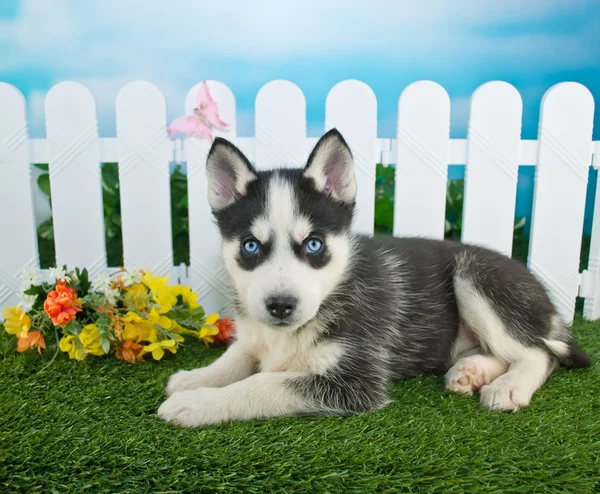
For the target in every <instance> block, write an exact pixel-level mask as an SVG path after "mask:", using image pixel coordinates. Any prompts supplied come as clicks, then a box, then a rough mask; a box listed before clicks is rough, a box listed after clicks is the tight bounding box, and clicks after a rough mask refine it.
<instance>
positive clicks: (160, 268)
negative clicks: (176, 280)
mask: <svg viewBox="0 0 600 494" xmlns="http://www.w3.org/2000/svg"><path fill="white" fill-rule="evenodd" d="M166 122H167V109H166V103H165V98H164V97H163V95H162V93H161V92H160V90H159V89H158V88H157V87H156V86H154V85H153V84H150V83H149V82H143V81H139V82H132V83H130V84H127V85H126V86H125V87H123V88H122V89H121V91H119V94H118V96H117V145H118V150H119V182H120V192H121V223H122V232H123V260H124V262H125V266H128V267H137V268H143V269H149V270H151V271H152V272H153V273H155V274H157V275H161V276H164V275H167V274H169V273H170V272H171V270H172V269H173V242H172V233H171V194H170V162H171V161H172V159H173V153H172V149H173V148H172V146H171V143H170V141H169V138H168V137H167V124H166Z"/></svg>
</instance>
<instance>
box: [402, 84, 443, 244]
mask: <svg viewBox="0 0 600 494" xmlns="http://www.w3.org/2000/svg"><path fill="white" fill-rule="evenodd" d="M449 138H450V98H449V97H448V93H447V92H446V90H445V89H444V88H443V87H442V86H440V85H439V84H437V83H435V82H432V81H419V82H415V83H413V84H411V85H410V86H408V87H407V88H406V89H405V90H404V91H403V92H402V94H401V95H400V100H399V102H398V133H397V154H396V194H395V204H394V235H398V236H421V237H429V238H438V239H441V238H443V237H444V213H445V210H446V184H447V182H448V147H449ZM417 212H418V214H417Z"/></svg>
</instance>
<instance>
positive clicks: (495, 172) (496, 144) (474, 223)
mask: <svg viewBox="0 0 600 494" xmlns="http://www.w3.org/2000/svg"><path fill="white" fill-rule="evenodd" d="M522 110H523V103H522V102H521V96H520V95H519V92H518V91H517V90H516V89H515V88H514V87H513V86H511V85H510V84H508V83H506V82H501V81H494V82H488V83H486V84H484V85H483V86H480V87H479V88H478V89H477V90H476V91H475V93H474V94H473V97H472V98H471V112H470V116H469V130H468V134H467V138H468V155H467V166H466V169H465V196H464V197H465V199H464V211H463V222H462V241H463V242H465V243H470V244H476V245H481V246H484V247H489V248H491V249H494V250H497V251H498V252H501V253H503V254H505V255H507V256H510V255H511V253H512V241H513V230H514V220H515V205H516V198H517V180H518V175H519V146H520V143H521V115H522Z"/></svg>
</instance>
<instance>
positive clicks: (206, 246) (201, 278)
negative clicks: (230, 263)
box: [185, 81, 236, 313]
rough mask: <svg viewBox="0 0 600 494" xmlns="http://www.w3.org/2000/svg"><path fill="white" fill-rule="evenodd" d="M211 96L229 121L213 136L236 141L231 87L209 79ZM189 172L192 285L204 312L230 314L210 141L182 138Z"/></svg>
mask: <svg viewBox="0 0 600 494" xmlns="http://www.w3.org/2000/svg"><path fill="white" fill-rule="evenodd" d="M199 85H200V83H198V84H196V85H195V86H194V87H193V88H192V89H190V91H189V92H188V94H187V98H186V103H185V111H186V113H188V114H190V113H192V110H193V109H194V108H195V107H196V95H197V93H198V87H199ZM208 87H209V89H210V92H211V95H212V97H213V98H214V100H215V101H216V102H217V104H218V106H219V115H220V117H221V119H222V120H223V121H224V122H225V123H227V124H229V125H228V127H227V129H215V131H214V136H215V137H217V136H220V137H224V138H226V139H228V140H230V141H232V142H234V143H235V139H236V119H235V98H234V97H233V93H232V92H231V90H230V89H229V88H228V87H227V86H226V85H225V84H222V83H220V82H217V81H208ZM185 146H186V148H185V149H186V156H187V174H188V198H189V217H190V269H189V278H190V284H191V285H192V288H193V289H194V290H195V291H197V292H198V294H199V300H200V303H201V304H202V305H203V306H204V308H205V309H206V310H207V311H210V312H218V311H220V312H224V313H230V312H231V310H232V308H231V307H228V306H227V304H228V303H230V298H231V297H230V295H231V294H230V291H229V285H228V277H227V274H226V271H225V265H224V263H223V259H222V256H221V239H220V236H219V232H218V229H217V227H216V225H215V223H214V221H213V217H212V213H211V211H210V206H209V204H208V199H207V191H208V187H207V181H206V155H207V154H208V151H209V149H210V141H209V140H208V139H201V138H199V137H188V138H187V139H186V140H185Z"/></svg>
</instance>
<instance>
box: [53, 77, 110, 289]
mask: <svg viewBox="0 0 600 494" xmlns="http://www.w3.org/2000/svg"><path fill="white" fill-rule="evenodd" d="M46 134H47V139H48V141H47V142H48V157H49V160H48V161H49V168H50V189H51V192H52V214H53V221H54V238H55V244H56V263H57V264H58V265H59V266H62V265H63V264H68V265H69V267H70V268H74V267H82V268H83V267H87V269H88V271H89V272H90V276H91V277H92V278H93V277H95V276H96V275H97V274H98V273H99V272H101V271H103V270H104V269H105V268H106V248H105V242H104V216H103V212H102V189H101V182H100V181H101V176H100V152H99V141H98V123H97V120H96V104H95V102H94V97H93V96H92V93H90V91H89V90H88V89H86V88H85V87H83V86H82V85H81V84H78V83H76V82H62V83H60V84H57V85H56V86H54V87H53V88H52V89H51V90H50V91H49V92H48V96H47V97H46Z"/></svg>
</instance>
